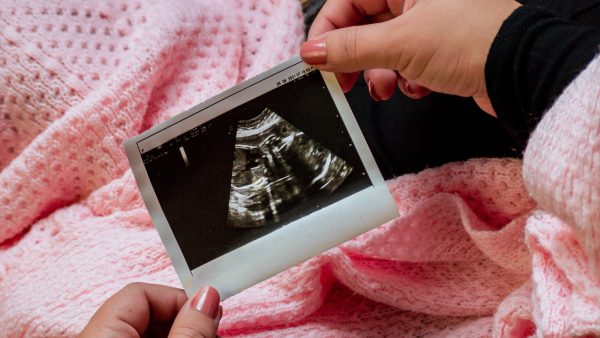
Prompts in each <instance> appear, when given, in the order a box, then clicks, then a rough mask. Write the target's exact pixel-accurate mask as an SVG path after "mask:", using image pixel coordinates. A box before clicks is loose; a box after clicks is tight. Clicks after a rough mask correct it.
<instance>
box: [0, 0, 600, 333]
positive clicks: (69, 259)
mask: <svg viewBox="0 0 600 338" xmlns="http://www.w3.org/2000/svg"><path fill="white" fill-rule="evenodd" d="M302 28H303V27H302V16H301V12H300V8H299V3H298V2H297V1H296V0H271V1H267V0H264V1H258V0H254V1H251V0H250V1H248V0H246V1H242V0H226V1H194V2H192V1H183V0H181V1H168V2H167V1H139V2H135V1H133V2H128V1H120V2H109V1H98V2H96V3H93V2H84V3H82V2H79V1H46V0H42V1H36V2H30V3H28V4H27V5H24V4H22V3H21V2H19V1H16V0H15V1H7V0H0V81H1V83H2V85H3V86H2V89H3V90H2V92H1V93H0V170H1V171H0V337H20V336H34V337H48V336H53V337H63V336H67V337H68V336H73V335H75V334H76V333H78V332H79V331H80V330H81V329H82V328H83V326H84V325H85V324H86V323H87V321H88V320H89V318H90V317H91V315H92V314H93V313H94V311H95V310H96V309H97V308H98V307H99V306H100V305H101V304H102V302H104V301H105V300H106V299H107V298H108V297H110V296H111V295H112V294H113V293H115V292H116V291H117V290H118V289H120V288H121V287H123V286H124V285H126V284H127V283H129V282H133V281H144V282H151V283H160V284H167V285H172V286H179V285H180V284H179V281H178V280H177V277H176V274H175V272H174V270H173V268H172V265H171V262H170V260H169V259H168V257H167V255H166V252H165V250H164V247H163V246H162V243H161V242H160V240H159V238H158V235H157V233H156V231H155V230H154V228H153V225H152V221H151V219H150V217H149V215H148V213H147V211H146V209H145V207H144V204H143V201H142V199H141V197H140V195H139V193H138V190H137V187H136V185H135V181H134V179H133V176H132V174H131V171H130V170H128V165H127V160H126V157H125V154H124V151H123V148H122V146H121V144H122V142H123V141H124V140H125V139H127V138H129V137H131V136H133V135H136V134H138V133H139V132H141V131H143V130H145V129H147V128H149V127H150V126H152V125H155V124H156V123H159V122H161V121H164V120H166V119H168V118H170V117H172V116H174V115H175V114H177V113H178V112H181V111H183V110H185V109H186V108H188V107H190V106H191V105H193V104H196V103H198V102H200V101H202V100H205V99H207V98H209V97H211V96H213V95H215V94H217V93H219V92H221V91H222V90H224V89H226V88H228V87H231V86H233V85H234V84H236V83H238V82H239V81H241V80H243V79H245V78H247V77H249V76H252V75H255V74H258V73H259V72H261V71H263V70H265V69H267V68H269V67H271V66H273V65H275V64H277V63H279V62H281V61H283V60H285V59H287V58H288V57H290V56H292V55H294V54H296V53H297V51H298V48H299V45H300V42H301V40H302V38H303V36H302ZM599 78H600V58H597V59H596V60H594V61H593V62H592V63H591V64H590V65H589V66H588V68H587V69H586V70H585V71H584V72H583V73H582V74H580V75H579V77H578V78H577V79H576V80H575V81H574V82H573V83H572V84H571V85H570V86H569V87H568V88H567V89H566V90H565V92H564V93H563V95H562V96H561V97H560V98H559V99H558V100H557V101H556V103H555V104H554V106H553V107H552V108H551V109H550V111H549V112H548V113H547V114H546V117H545V118H544V119H543V120H542V121H541V123H540V125H539V126H538V128H537V129H536V131H535V132H534V133H533V136H532V138H531V140H530V142H529V146H528V148H527V152H526V154H525V159H524V163H523V164H522V163H521V161H519V160H514V159H473V160H469V161H466V162H464V163H453V164H448V165H445V166H443V167H440V168H436V169H428V170H425V171H423V172H421V173H419V174H415V175H406V176H402V177H399V178H397V179H395V180H392V181H390V182H389V188H390V190H391V192H392V194H393V196H394V199H395V201H396V203H397V205H398V209H399V214H400V216H399V217H398V218H397V219H395V220H393V221H391V222H389V223H387V224H384V225H382V226H380V227H378V228H376V229H374V230H373V231H370V232H368V233H366V234H363V235H361V236H359V237H357V238H356V239H354V240H352V241H350V242H348V243H345V244H344V245H341V246H339V247H337V248H334V249H332V250H329V251H328V252H326V253H324V254H322V255H320V256H317V257H315V258H313V259H310V260H308V261H306V262H304V263H302V264H300V265H298V266H296V267H294V268H292V269H289V270H287V271H285V272H283V273H281V274H279V275H277V276H275V277H273V278H271V279H269V280H267V281H264V282H262V283H260V284H259V285H256V286H254V287H252V288H250V289H247V290H245V291H243V292H242V293H240V294H238V295H236V296H234V297H232V298H230V299H229V300H227V301H226V302H225V303H224V315H223V319H222V322H221V327H220V330H219V334H220V335H222V336H249V337H269V336H272V337H280V336H308V337H314V336H328V337H343V336H386V335H387V336H392V337H400V336H402V337H423V336H427V337H448V336H451V337H489V336H495V337H528V336H532V335H538V336H544V337H565V336H580V335H600V248H599V247H600V238H599V236H600V233H599V232H600V82H599V81H598V79H599ZM199 244H201V243H199Z"/></svg>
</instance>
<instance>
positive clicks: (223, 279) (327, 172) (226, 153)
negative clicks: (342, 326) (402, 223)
mask: <svg viewBox="0 0 600 338" xmlns="http://www.w3.org/2000/svg"><path fill="white" fill-rule="evenodd" d="M125 148H126V150H127V155H128V158H129V161H130V164H131V167H132V169H133V173H134V175H135V177H136V180H137V183H138V186H139V188H140V191H141V193H142V197H143V198H144V201H145V203H146V206H147V208H148V210H149V212H150V214H151V216H152V219H153V221H154V223H155V225H156V228H157V231H158V232H159V235H160V236H161V239H162V240H163V242H164V244H165V247H166V248H167V251H168V253H169V255H170V257H171V259H172V261H173V263H174V265H175V269H176V271H177V273H178V275H179V277H180V278H181V280H182V283H183V286H184V288H185V289H186V292H187V293H188V294H192V293H194V292H195V291H196V290H197V289H199V288H201V287H202V286H205V285H212V286H214V287H215V288H217V289H218V290H219V292H220V293H221V295H222V296H223V299H225V298H227V297H229V296H231V295H233V294H235V293H237V292H240V291H241V290H243V289H245V288H247V287H249V286H252V285H254V284H256V283H258V282H260V281H262V280H265V279H267V278H269V277H270V276H272V275H274V274H276V273H278V272H281V271H283V270H285V269H287V268H289V267H291V266H294V265H296V264H298V263H300V262H302V261H304V260H306V259H309V258H310V257H312V256H315V255H318V254H320V253H322V252H324V251H326V250H328V249H330V248H332V247H334V246H336V245H339V244H341V243H343V242H345V241H347V240H350V239H352V238H353V237H355V236H357V235H359V234H361V233H363V232H366V231H368V230H370V229H372V228H373V227H375V226H377V225H380V224H382V223H384V222H386V221H388V220H390V219H391V218H393V217H395V216H397V210H396V207H395V204H394V202H393V200H392V198H391V196H390V194H389V192H388V191H387V187H386V185H385V182H384V180H383V178H382V176H381V174H380V172H379V169H378V168H377V165H376V164H375V160H374V159H373V156H372V155H371V152H370V151H369V148H368V146H367V144H366V141H365V140H364V137H363V136H362V134H361V132H360V129H359V127H358V125H357V123H356V121H355V119H354V116H353V114H352V112H351V111H350V108H349V106H348V103H347V102H346V99H345V97H344V95H343V93H342V91H341V89H340V88H339V85H338V84H337V82H336V80H335V77H334V76H333V74H328V73H321V72H319V71H316V70H314V69H313V68H312V67H310V66H308V65H306V64H304V63H303V62H302V61H301V60H300V59H299V58H297V59H293V60H290V61H288V62H286V63H284V64H282V65H280V66H278V67H276V68H274V69H272V70H270V71H268V72H266V73H264V74H262V75H260V76H258V77H256V78H253V79H250V80H248V81H246V82H244V83H241V84H240V85H238V86H236V87H234V88H231V89H230V90H228V91H226V92H225V93H223V94H221V95H219V96H217V97H215V98H213V99H211V100H209V101H207V102H205V103H203V104H200V105H198V106H196V107H193V108H192V109H190V110H188V111H186V112H184V113H182V114H180V115H178V116H176V117H174V118H173V119H171V120H169V121H166V122H164V123H163V124H161V125H159V126H157V127H155V128H153V129H151V130H148V131H146V132H144V133H143V134H141V135H139V136H136V137H134V138H132V139H131V140H128V141H127V142H126V144H125Z"/></svg>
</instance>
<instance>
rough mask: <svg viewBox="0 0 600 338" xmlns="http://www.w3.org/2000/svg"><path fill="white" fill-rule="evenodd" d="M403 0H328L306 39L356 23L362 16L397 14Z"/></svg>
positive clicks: (399, 11)
mask: <svg viewBox="0 0 600 338" xmlns="http://www.w3.org/2000/svg"><path fill="white" fill-rule="evenodd" d="M403 4H404V0H329V1H327V2H325V5H324V6H323V8H322V9H321V11H320V12H319V14H318V15H317V17H316V18H315V21H314V22H313V24H312V26H311V28H310V31H309V33H308V39H309V40H310V39H312V38H314V37H316V36H319V35H321V34H323V33H326V32H329V31H331V30H334V29H338V28H344V27H350V26H355V25H358V24H359V23H360V22H361V21H362V20H363V19H364V18H366V17H369V16H377V15H380V14H385V13H390V12H391V13H392V14H395V15H399V14H400V13H401V12H402V7H403Z"/></svg>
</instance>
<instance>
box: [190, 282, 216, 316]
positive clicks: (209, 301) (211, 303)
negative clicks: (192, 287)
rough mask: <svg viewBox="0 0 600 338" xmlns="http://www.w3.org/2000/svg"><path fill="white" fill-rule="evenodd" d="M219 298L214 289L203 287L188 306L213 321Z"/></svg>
mask: <svg viewBox="0 0 600 338" xmlns="http://www.w3.org/2000/svg"><path fill="white" fill-rule="evenodd" d="M220 298H221V297H220V296H219V293H218V292H217V290H215V289H214V288H211V287H203V288H202V289H200V291H198V293H197V294H196V295H195V296H194V298H193V299H192V301H191V303H190V305H191V306H192V307H193V308H194V309H196V310H198V311H200V312H202V313H204V314H205V315H207V316H209V317H210V318H212V319H215V318H216V317H217V312H218V310H219V302H220V300H221V299H220Z"/></svg>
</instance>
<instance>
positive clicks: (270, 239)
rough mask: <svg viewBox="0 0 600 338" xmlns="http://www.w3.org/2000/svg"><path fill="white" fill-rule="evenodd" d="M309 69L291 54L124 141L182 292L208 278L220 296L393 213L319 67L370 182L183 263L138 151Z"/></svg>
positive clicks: (341, 100) (329, 78) (340, 96)
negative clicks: (208, 256)
mask: <svg viewBox="0 0 600 338" xmlns="http://www.w3.org/2000/svg"><path fill="white" fill-rule="evenodd" d="M312 71H316V70H315V69H314V68H313V67H311V66H309V65H307V64H305V63H304V62H303V61H302V60H301V59H300V58H299V57H296V58H293V59H291V60H288V61H287V62H285V63H282V64H281V65H279V66H277V67H275V68H273V69H271V70H269V71H267V72H265V73H263V74H261V75H259V76H256V77H254V78H251V79H249V80H247V81H244V82H242V83H240V84H239V85H237V86H235V87H233V88H231V89H229V90H227V91H225V92H223V93H221V94H220V95H218V96H216V97H214V98H212V99H210V100H208V101H206V102H203V103H201V104H199V105H196V106H194V107H192V108H191V109H189V110H187V111H185V112H183V113H181V114H179V115H177V116H175V117H173V118H172V119H170V120H168V121H165V122H163V123H161V124H160V125H158V126H155V127H154V128H151V129H149V130H148V131H146V132H144V133H142V134H140V135H138V136H135V137H133V138H131V139H129V140H127V141H126V142H125V144H124V146H125V150H126V152H127V157H128V159H129V163H130V165H131V168H132V171H133V174H134V176H135V179H136V182H137V184H138V187H139V189H140V192H141V195H142V198H143V199H144V202H145V204H146V208H147V209H148V211H149V213H150V216H151V217H152V220H153V222H154V224H155V226H156V229H157V231H158V233H159V236H160V238H161V240H162V241H163V243H164V245H165V248H166V249H167V252H168V254H169V256H170V258H171V260H172V262H173V265H174V266H175V270H176V271H177V274H178V276H179V278H180V280H181V282H182V284H183V287H184V289H185V291H186V293H187V294H188V296H191V295H193V294H194V293H195V292H196V291H197V290H198V289H199V288H201V287H203V286H206V285H211V286H213V287H215V288H216V289H217V290H218V291H219V293H220V294H221V297H222V299H223V300H224V299H227V298H228V297H230V296H232V295H234V294H236V293H239V292H240V291H242V290H244V289H246V288H248V287H250V286H252V285H254V284H257V283H259V282H261V281H263V280H265V279H267V278H269V277H271V276H273V275H275V274H277V273H279V272H281V271H284V270H285V269H288V268H290V267H292V266H294V265H296V264H299V263H301V262H303V261H305V260H307V259H309V258H311V257H313V256H315V255H318V254H320V253H322V252H324V251H326V250H328V249H330V248H332V247H335V246H336V245H339V244H341V243H343V242H345V241H348V240H350V239H352V238H354V237H356V236H357V235H359V234H361V233H364V232H366V231H368V230H370V229H372V228H374V227H376V226H378V225H380V224H383V223H385V222H387V221H389V220H391V219H393V218H394V217H397V216H398V210H397V207H396V205H395V203H394V201H393V199H392V197H391V195H390V193H389V191H388V189H387V186H386V184H385V180H384V179H383V177H382V175H381V172H380V171H379V168H378V167H377V164H376V162H375V159H374V157H373V155H372V153H371V151H370V150H369V147H368V145H367V142H366V140H365V138H364V136H363V135H362V132H361V131H360V127H359V126H358V123H357V122H356V119H355V118H354V115H353V113H352V110H351V108H350V106H349V105H348V101H347V100H346V98H345V96H344V93H343V92H342V90H341V88H340V86H339V84H338V82H337V80H336V78H335V76H334V75H333V74H332V73H326V72H321V75H322V76H323V79H324V82H325V84H326V86H327V89H328V91H329V94H330V95H331V97H332V99H333V101H334V103H335V106H336V108H337V110H338V112H339V114H340V116H341V118H342V121H343V123H344V125H345V126H346V129H347V130H348V133H349V136H350V138H351V140H352V142H353V143H354V146H355V147H356V151H357V153H358V155H359V157H360V159H361V161H362V163H363V165H364V167H365V170H366V172H367V175H368V177H369V179H370V181H371V183H372V186H369V187H368V188H365V189H363V190H361V191H359V192H356V193H354V194H352V195H350V196H348V197H346V198H343V199H341V200H339V201H337V202H336V203H334V204H331V205H329V206H327V207H324V208H322V209H320V210H317V211H315V212H313V213H311V214H309V215H306V216H304V217H302V218H300V219H297V220H295V221H293V222H290V223H288V224H286V225H285V226H283V227H281V228H279V229H277V230H274V231H273V232H271V233H269V234H267V235H265V236H263V237H261V238H258V239H256V240H254V241H251V242H249V243H247V244H245V245H243V246H241V247H239V248H237V249H235V250H232V251H230V252H228V253H226V254H224V255H222V256H220V257H217V258H216V259H213V260H211V261H209V262H208V263H206V264H204V265H201V266H200V267H196V268H193V270H191V271H190V268H189V267H188V265H187V263H186V260H185V257H184V255H183V252H182V250H181V248H180V247H179V244H178V243H177V239H176V238H175V235H174V233H173V231H172V229H171V227H170V226H169V222H168V221H167V218H166V216H165V214H164V212H163V211H162V208H161V206H160V203H159V200H158V198H157V196H156V193H155V192H154V189H153V188H152V184H151V182H150V178H149V176H148V173H147V172H146V168H145V166H144V163H143V159H142V155H143V154H144V153H146V152H148V151H150V150H152V149H154V148H156V147H158V146H160V145H162V144H164V143H165V142H167V141H169V140H171V139H173V138H175V137H177V136H180V135H182V134H184V133H185V132H187V131H189V130H191V129H193V128H195V127H198V126H200V125H201V124H203V123H205V122H208V121H210V120H212V119H214V118H215V117H217V116H219V115H222V114H225V113H227V112H229V111H230V110H232V109H234V108H236V107H238V106H240V105H243V104H245V103H246V102H248V101H250V100H252V99H254V98H256V97H258V96H261V95H263V94H265V93H267V92H269V91H271V90H273V89H275V88H277V87H278V86H280V85H285V83H284V84H282V80H283V79H285V81H288V79H292V81H293V78H294V77H295V76H296V74H307V73H309V72H312ZM285 81H284V82H285ZM357 205H358V206H360V207H357ZM325 222H327V233H323V231H322V230H323V229H322V226H321V225H322V224H323V223H325ZM257 262H261V263H257ZM266 262H268V263H266Z"/></svg>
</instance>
